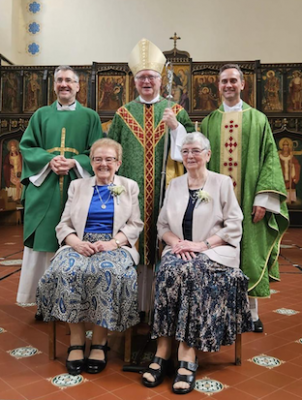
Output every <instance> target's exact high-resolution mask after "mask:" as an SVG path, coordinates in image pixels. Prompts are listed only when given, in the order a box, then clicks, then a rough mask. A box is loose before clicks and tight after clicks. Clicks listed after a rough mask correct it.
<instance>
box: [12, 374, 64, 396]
mask: <svg viewBox="0 0 302 400" xmlns="http://www.w3.org/2000/svg"><path fill="white" fill-rule="evenodd" d="M58 391H60V389H59V388H58V387H56V386H54V385H52V384H51V383H50V382H49V381H47V380H46V379H42V380H40V381H38V382H34V383H31V384H29V385H26V386H22V387H21V388H18V392H19V393H21V394H22V395H23V396H24V397H25V398H26V399H30V400H35V399H37V398H39V397H42V396H46V395H49V394H50V393H52V394H53V398H54V399H55V398H56V397H55V392H58Z"/></svg>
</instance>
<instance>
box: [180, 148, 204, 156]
mask: <svg viewBox="0 0 302 400" xmlns="http://www.w3.org/2000/svg"><path fill="white" fill-rule="evenodd" d="M204 150H207V149H206V148H204V149H183V150H180V152H181V154H182V156H183V157H187V156H188V155H189V153H192V155H193V156H197V157H198V156H200V155H201V153H202V152H203V151H204Z"/></svg>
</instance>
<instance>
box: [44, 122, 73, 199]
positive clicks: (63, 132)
mask: <svg viewBox="0 0 302 400" xmlns="http://www.w3.org/2000/svg"><path fill="white" fill-rule="evenodd" d="M65 140H66V128H62V132H61V146H60V147H53V148H52V149H49V150H47V151H48V153H54V152H55V151H59V152H60V156H63V157H64V156H65V152H67V151H69V152H70V153H74V154H79V152H78V150H76V149H73V148H72V147H65ZM59 185H60V194H61V205H63V185H64V176H63V175H60V179H59Z"/></svg>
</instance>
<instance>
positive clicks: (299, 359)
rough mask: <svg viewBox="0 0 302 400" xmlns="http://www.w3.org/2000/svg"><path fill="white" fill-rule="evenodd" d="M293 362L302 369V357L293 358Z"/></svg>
mask: <svg viewBox="0 0 302 400" xmlns="http://www.w3.org/2000/svg"><path fill="white" fill-rule="evenodd" d="M300 346H302V345H300ZM300 354H301V351H300ZM291 362H292V363H293V364H297V365H299V366H300V367H302V355H301V356H298V357H296V358H293V359H292V360H291Z"/></svg>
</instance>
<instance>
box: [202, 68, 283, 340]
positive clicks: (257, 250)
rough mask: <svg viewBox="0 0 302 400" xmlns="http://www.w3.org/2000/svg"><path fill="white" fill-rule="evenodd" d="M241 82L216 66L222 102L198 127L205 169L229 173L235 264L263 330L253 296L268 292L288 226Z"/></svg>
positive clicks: (260, 118)
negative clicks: (238, 237)
mask: <svg viewBox="0 0 302 400" xmlns="http://www.w3.org/2000/svg"><path fill="white" fill-rule="evenodd" d="M243 88H244V80H243V74H242V71H241V70H240V68H239V66H238V65H235V64H226V65H225V66H223V67H222V68H221V70H220V74H219V91H220V94H221V96H222V100H223V104H222V105H221V107H220V108H219V109H218V110H216V111H214V112H212V113H211V114H210V115H208V116H207V117H206V118H205V119H204V120H203V122H202V124H201V132H202V133H203V134H204V135H205V136H206V137H208V139H209V140H210V143H211V148H212V157H211V160H210V162H209V169H210V170H211V171H215V172H220V173H222V174H225V175H229V176H230V177H231V178H232V180H233V186H234V191H235V193H236V196H237V200H238V202H239V204H240V206H241V208H242V212H243V215H244V219H243V236H242V241H241V264H240V265H241V269H242V270H243V272H244V273H245V274H246V275H247V276H248V277H249V296H250V308H251V312H252V316H253V321H254V331H255V332H263V324H262V322H261V320H260V319H259V315H258V302H257V298H258V297H259V298H261V297H269V296H270V286H269V282H270V280H279V268H278V261H277V259H278V255H279V247H280V242H281V238H282V236H283V234H284V232H285V230H286V229H287V227H288V212H287V207H286V203H285V201H286V189H285V185H284V180H283V175H282V170H281V166H280V161H279V157H278V152H277V148H276V144H275V140H274V137H273V134H272V132H271V129H270V125H269V122H268V120H267V118H266V116H265V115H264V114H262V113H261V112H259V111H257V110H255V109H254V108H251V107H250V106H249V105H248V104H246V103H244V102H243V101H242V100H241V99H240V92H241V90H242V89H243Z"/></svg>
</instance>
